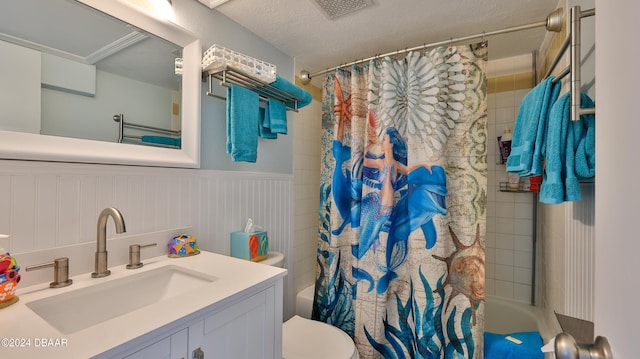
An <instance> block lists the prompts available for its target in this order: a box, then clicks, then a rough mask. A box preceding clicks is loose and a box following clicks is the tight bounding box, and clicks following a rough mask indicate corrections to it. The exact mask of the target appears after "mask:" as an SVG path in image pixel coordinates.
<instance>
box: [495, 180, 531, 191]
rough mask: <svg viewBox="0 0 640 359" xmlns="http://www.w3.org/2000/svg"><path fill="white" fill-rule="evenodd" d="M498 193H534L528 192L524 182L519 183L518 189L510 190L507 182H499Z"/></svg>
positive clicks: (526, 184)
mask: <svg viewBox="0 0 640 359" xmlns="http://www.w3.org/2000/svg"><path fill="white" fill-rule="evenodd" d="M500 192H509V193H535V192H532V191H530V190H529V184H528V183H525V182H524V181H520V185H519V186H518V189H511V187H510V186H509V182H500Z"/></svg>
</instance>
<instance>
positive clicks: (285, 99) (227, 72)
mask: <svg viewBox="0 0 640 359" xmlns="http://www.w3.org/2000/svg"><path fill="white" fill-rule="evenodd" d="M202 77H203V81H207V82H208V84H209V90H208V91H207V92H206V94H207V96H211V97H216V98H220V99H223V100H226V97H224V96H219V95H216V94H214V93H213V79H214V78H215V79H217V80H220V85H221V86H224V87H228V86H229V84H234V85H238V86H241V87H244V88H247V89H249V90H252V91H254V92H256V93H257V94H258V95H259V96H260V99H261V100H264V101H266V100H268V99H270V98H271V99H275V100H278V101H280V102H282V103H284V104H285V105H286V107H287V110H291V111H295V112H298V109H299V108H300V106H299V103H300V102H301V100H303V99H302V98H299V97H297V96H295V95H293V94H291V93H289V92H287V91H284V90H282V89H280V88H278V87H276V86H273V85H272V84H269V83H266V82H264V81H262V80H259V79H257V78H256V77H254V76H252V75H250V74H248V73H246V72H244V71H241V70H238V69H235V68H233V67H230V66H227V65H220V64H217V63H214V64H211V65H209V66H208V67H207V68H205V69H204V70H203V73H202Z"/></svg>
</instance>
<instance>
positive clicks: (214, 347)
mask: <svg viewBox="0 0 640 359" xmlns="http://www.w3.org/2000/svg"><path fill="white" fill-rule="evenodd" d="M282 285H283V284H282V278H278V279H277V280H276V281H275V282H273V283H271V285H268V286H267V287H265V288H262V289H259V290H255V289H253V288H249V289H248V290H247V291H245V293H243V294H242V295H240V296H238V298H229V301H228V304H226V305H225V304H222V305H218V306H216V308H215V309H212V310H207V309H205V310H203V311H202V314H199V313H197V314H198V315H197V316H196V319H191V318H190V319H189V320H187V321H185V322H182V323H181V325H178V326H177V329H176V330H175V331H173V332H172V334H170V335H166V334H162V333H166V332H165V331H164V330H163V328H160V329H159V330H158V331H157V332H158V336H161V339H158V337H157V336H156V335H154V333H149V335H145V339H141V340H133V341H132V342H130V343H127V344H126V345H123V346H122V347H119V348H114V349H113V350H111V351H109V352H107V353H103V354H101V355H99V356H97V357H98V358H123V357H124V358H126V359H147V358H166V359H187V358H194V359H259V358H263V359H276V358H278V359H279V358H282V345H281V343H282ZM252 289H253V290H252ZM194 314H196V313H194ZM172 327H175V326H172ZM165 329H166V328H165ZM163 335H164V337H162V336H163ZM149 336H151V337H152V338H154V339H146V338H149Z"/></svg>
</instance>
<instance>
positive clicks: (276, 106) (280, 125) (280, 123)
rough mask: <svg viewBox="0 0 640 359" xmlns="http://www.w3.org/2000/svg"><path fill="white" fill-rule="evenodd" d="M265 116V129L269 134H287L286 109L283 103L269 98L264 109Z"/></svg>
mask: <svg viewBox="0 0 640 359" xmlns="http://www.w3.org/2000/svg"><path fill="white" fill-rule="evenodd" d="M265 116H268V121H265V123H268V126H267V128H268V129H269V130H270V131H271V133H282V134H284V135H286V134H287V107H286V106H285V105H284V103H282V102H280V101H278V100H274V99H272V98H270V99H269V100H268V101H267V105H266V107H265Z"/></svg>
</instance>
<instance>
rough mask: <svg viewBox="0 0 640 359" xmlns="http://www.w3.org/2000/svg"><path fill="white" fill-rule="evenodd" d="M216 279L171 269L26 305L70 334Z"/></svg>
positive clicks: (132, 276)
mask: <svg viewBox="0 0 640 359" xmlns="http://www.w3.org/2000/svg"><path fill="white" fill-rule="evenodd" d="M216 279H217V278H216V277H213V276H210V275H206V274H203V273H200V272H196V271H191V270H189V269H186V268H183V267H179V266H174V265H169V266H164V267H161V268H157V269H153V270H149V271H145V272H141V273H136V274H133V275H129V276H126V277H123V278H118V279H114V280H110V281H106V282H103V283H98V284H95V285H92V286H89V287H85V288H81V289H77V290H73V291H70V292H65V293H62V294H59V295H54V296H51V297H48V298H43V299H39V300H35V301H33V302H30V303H27V304H26V305H27V307H29V308H30V309H31V310H33V311H34V312H35V313H36V314H38V315H39V316H40V317H41V318H42V319H44V320H45V321H47V322H48V323H49V324H51V325H52V326H53V327H55V328H56V329H57V330H59V331H60V332H61V333H63V334H70V333H74V332H76V331H79V330H82V329H85V328H88V327H90V326H92V325H96V324H99V323H102V322H104V321H106V320H109V319H112V318H115V317H118V316H121V315H125V314H127V313H130V312H132V311H135V310H138V309H140V308H143V307H146V306H149V305H152V304H154V303H157V302H159V301H162V300H165V299H168V298H172V297H175V296H179V295H182V294H183V293H185V292H188V291H192V290H195V289H197V288H199V287H201V286H202V285H204V284H207V283H211V282H213V281H215V280H216Z"/></svg>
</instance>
